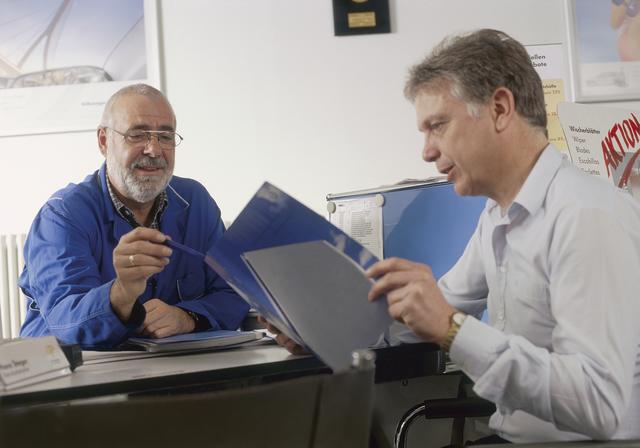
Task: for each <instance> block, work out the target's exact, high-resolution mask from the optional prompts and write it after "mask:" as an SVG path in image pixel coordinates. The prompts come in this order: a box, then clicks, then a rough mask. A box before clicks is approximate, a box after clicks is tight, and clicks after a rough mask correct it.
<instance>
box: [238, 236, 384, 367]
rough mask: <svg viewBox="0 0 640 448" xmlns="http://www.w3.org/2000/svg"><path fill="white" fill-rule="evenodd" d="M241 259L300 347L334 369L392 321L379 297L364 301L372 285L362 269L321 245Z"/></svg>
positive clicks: (254, 253)
mask: <svg viewBox="0 0 640 448" xmlns="http://www.w3.org/2000/svg"><path fill="white" fill-rule="evenodd" d="M244 258H245V260H246V261H247V263H248V264H249V265H250V266H251V268H252V269H253V271H254V274H255V275H256V277H257V278H258V280H259V281H260V282H261V283H262V284H263V285H264V287H265V289H266V290H267V291H268V293H269V294H270V295H271V297H273V298H274V299H275V300H276V301H277V302H278V304H279V305H280V307H281V308H282V309H285V310H287V316H288V317H289V320H290V321H291V322H292V324H293V325H294V327H295V329H296V331H297V332H298V333H299V334H300V336H301V337H302V339H303V340H304V341H305V343H306V345H307V346H308V347H309V348H310V349H311V350H312V351H313V352H314V353H315V354H316V355H318V357H319V358H320V359H322V361H324V362H325V363H326V364H327V365H329V367H331V368H332V369H333V370H334V371H340V370H345V369H347V368H348V367H349V365H350V363H351V352H352V351H354V350H357V349H362V348H367V347H369V346H371V345H372V344H374V343H375V342H376V341H377V340H378V338H379V336H380V335H381V334H382V333H383V332H384V331H385V330H386V329H387V328H388V326H389V325H391V323H392V319H391V317H390V316H389V313H388V312H387V301H386V300H385V299H384V298H379V299H378V300H376V301H375V302H373V303H370V302H369V301H368V300H367V294H368V292H369V290H370V289H371V285H372V284H373V281H372V280H371V279H369V278H367V277H366V276H365V274H364V270H363V269H362V267H360V266H359V265H358V264H356V263H355V262H354V261H353V260H352V259H351V258H349V257H348V256H347V255H345V254H344V253H343V252H341V251H339V250H338V249H336V248H335V247H334V246H332V245H331V244H329V243H327V242H326V241H312V242H308V243H299V244H291V245H286V246H278V247H272V248H268V249H261V250H256V251H251V252H246V253H245V254H244ZM258 273H259V274H258Z"/></svg>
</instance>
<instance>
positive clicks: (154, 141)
mask: <svg viewBox="0 0 640 448" xmlns="http://www.w3.org/2000/svg"><path fill="white" fill-rule="evenodd" d="M144 154H146V155H148V156H151V157H159V156H160V155H162V148H161V147H160V136H159V135H158V134H147V143H146V144H145V145H144Z"/></svg>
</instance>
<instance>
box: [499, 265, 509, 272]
mask: <svg viewBox="0 0 640 448" xmlns="http://www.w3.org/2000/svg"><path fill="white" fill-rule="evenodd" d="M498 269H499V270H500V272H507V268H506V267H504V266H498Z"/></svg>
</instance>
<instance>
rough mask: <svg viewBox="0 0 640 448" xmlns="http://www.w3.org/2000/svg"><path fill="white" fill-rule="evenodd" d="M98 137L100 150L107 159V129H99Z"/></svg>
mask: <svg viewBox="0 0 640 448" xmlns="http://www.w3.org/2000/svg"><path fill="white" fill-rule="evenodd" d="M96 135H97V136H98V148H100V152H101V153H102V155H103V156H105V157H107V130H106V129H105V128H102V127H100V128H98V130H97V131H96Z"/></svg>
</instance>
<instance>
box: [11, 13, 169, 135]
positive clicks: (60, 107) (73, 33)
mask: <svg viewBox="0 0 640 448" xmlns="http://www.w3.org/2000/svg"><path fill="white" fill-rule="evenodd" d="M156 8H157V2H156V1H155V0H110V1H108V2H105V1H104V0H48V1H42V0H20V1H12V0H0V11H2V21H0V136H9V135H28V134H40V133H49V132H69V131H83V130H89V129H95V128H96V127H97V125H98V124H99V121H100V117H101V114H102V109H103V107H104V104H105V102H106V101H107V99H108V98H109V97H110V96H111V95H112V94H113V93H114V92H115V91H116V90H118V89H120V88H121V87H123V86H125V85H128V84H133V83H137V82H145V83H147V84H151V85H153V86H155V87H158V88H160V85H161V84H160V83H161V80H160V64H159V53H158V16H157V9H156Z"/></svg>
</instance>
